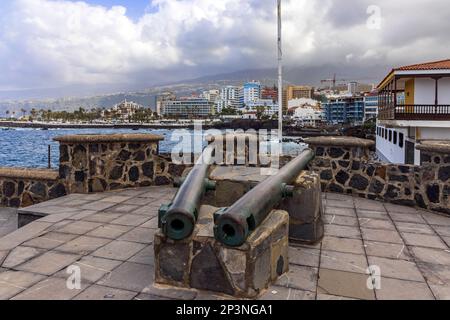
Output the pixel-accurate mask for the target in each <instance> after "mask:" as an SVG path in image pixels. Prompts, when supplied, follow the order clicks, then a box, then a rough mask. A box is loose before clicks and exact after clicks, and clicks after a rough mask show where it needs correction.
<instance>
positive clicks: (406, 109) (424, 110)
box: [378, 104, 450, 121]
mask: <svg viewBox="0 0 450 320" xmlns="http://www.w3.org/2000/svg"><path fill="white" fill-rule="evenodd" d="M378 119H379V120H419V121H420V120H432V121H450V105H422V104H421V105H419V104H415V105H397V106H394V105H391V106H386V107H380V108H379V110H378Z"/></svg>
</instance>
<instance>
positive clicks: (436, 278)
mask: <svg viewBox="0 0 450 320" xmlns="http://www.w3.org/2000/svg"><path fill="white" fill-rule="evenodd" d="M175 192H176V190H175V189H172V188H167V187H148V188H141V189H130V190H125V191H117V192H107V193H100V194H90V195H79V194H72V195H70V196H67V197H64V198H60V199H56V200H52V201H49V202H45V203H42V204H39V205H37V206H34V207H31V208H28V209H27V210H28V211H30V212H32V211H33V210H34V211H36V213H39V214H41V215H46V216H45V217H43V218H41V219H40V220H38V221H35V222H33V223H31V224H29V225H27V226H25V227H24V228H22V229H20V230H17V231H15V232H13V233H11V234H9V235H7V236H5V237H3V238H1V239H0V299H51V300H53V299H94V300H95V299H107V300H108V299H121V300H126V299H139V300H145V299H187V300H192V299H232V298H231V297H227V296H219V295H213V294H211V293H209V292H203V291H196V290H181V289H173V288H170V287H162V286H156V285H154V274H155V270H154V257H153V241H154V234H155V233H156V232H157V224H158V221H157V213H158V208H159V206H160V205H161V203H166V202H167V201H169V200H171V198H172V197H173V195H174V194H175ZM323 204H324V208H325V220H326V226H325V237H324V240H323V242H322V243H321V244H318V245H314V246H293V245H291V246H290V247H289V261H290V271H289V273H288V274H286V275H285V276H283V277H281V278H280V279H279V280H278V281H277V283H276V285H274V286H272V287H271V288H270V289H269V290H268V291H267V292H266V293H265V294H264V295H263V297H262V299H281V300H301V299H311V300H313V299H318V300H323V299H450V248H449V244H450V217H447V216H440V215H437V214H434V213H430V212H427V211H421V210H416V209H414V208H409V207H403V206H396V205H391V204H384V203H381V202H375V201H370V200H365V199H359V198H352V197H350V196H345V195H336V194H329V193H327V194H324V195H323ZM71 265H75V266H79V267H80V268H81V279H82V282H81V289H80V290H77V289H74V290H69V289H68V288H67V286H66V280H67V278H68V277H69V275H68V274H67V273H66V269H67V267H68V266H71ZM369 265H376V266H378V267H379V268H380V271H381V289H379V290H375V289H373V290H372V289H368V288H367V281H368V280H369V282H370V277H369V275H368V274H367V272H366V271H367V268H368V266H369Z"/></svg>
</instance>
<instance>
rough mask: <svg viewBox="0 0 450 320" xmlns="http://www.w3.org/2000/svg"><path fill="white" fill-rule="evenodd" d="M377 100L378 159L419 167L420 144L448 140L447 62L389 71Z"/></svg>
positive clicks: (449, 94)
mask: <svg viewBox="0 0 450 320" xmlns="http://www.w3.org/2000/svg"><path fill="white" fill-rule="evenodd" d="M378 96H379V98H378V102H379V111H378V121H377V153H378V155H379V157H380V158H382V159H384V160H386V161H389V162H392V163H400V164H416V165H420V164H421V157H420V151H419V150H417V149H416V145H417V144H418V143H419V142H420V141H423V140H449V139H450V59H449V60H444V61H436V62H430V63H423V64H416V65H411V66H405V67H401V68H396V69H393V70H392V71H391V72H390V73H389V74H388V75H387V76H386V78H385V79H384V80H383V81H382V82H381V83H380V84H379V85H378Z"/></svg>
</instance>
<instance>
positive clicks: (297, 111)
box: [288, 98, 325, 127]
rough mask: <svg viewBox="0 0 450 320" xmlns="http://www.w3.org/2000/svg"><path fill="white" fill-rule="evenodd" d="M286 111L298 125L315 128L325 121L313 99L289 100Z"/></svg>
mask: <svg viewBox="0 0 450 320" xmlns="http://www.w3.org/2000/svg"><path fill="white" fill-rule="evenodd" d="M288 110H289V112H290V113H292V117H293V119H294V120H296V121H297V123H299V124H300V125H304V126H313V127H315V126H317V125H318V124H320V123H322V122H323V121H325V113H324V112H323V110H322V108H321V107H320V102H319V101H316V100H313V99H306V98H301V99H293V100H290V101H288Z"/></svg>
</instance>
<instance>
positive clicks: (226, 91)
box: [217, 86, 239, 113]
mask: <svg viewBox="0 0 450 320" xmlns="http://www.w3.org/2000/svg"><path fill="white" fill-rule="evenodd" d="M225 108H232V109H238V108H239V87H236V86H226V87H223V88H221V89H220V94H219V100H218V102H217V112H219V113H220V112H222V110H223V109H225Z"/></svg>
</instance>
